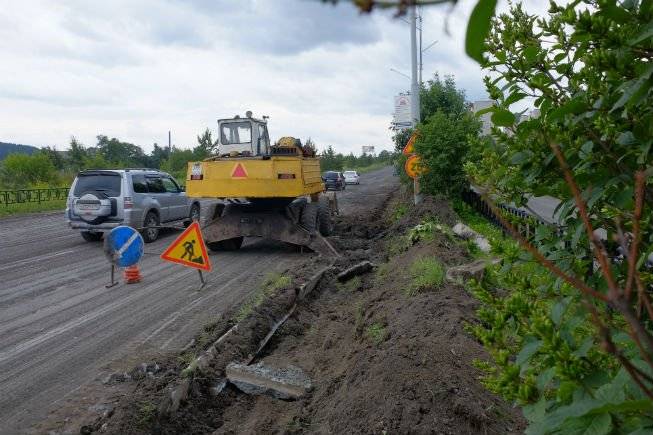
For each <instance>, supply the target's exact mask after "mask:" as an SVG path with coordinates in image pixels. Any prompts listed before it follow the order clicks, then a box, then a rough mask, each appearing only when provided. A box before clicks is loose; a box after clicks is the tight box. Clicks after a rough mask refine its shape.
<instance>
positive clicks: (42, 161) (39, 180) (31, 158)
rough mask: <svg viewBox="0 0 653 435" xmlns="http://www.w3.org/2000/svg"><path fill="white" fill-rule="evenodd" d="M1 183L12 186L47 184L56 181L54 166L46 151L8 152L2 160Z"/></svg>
mask: <svg viewBox="0 0 653 435" xmlns="http://www.w3.org/2000/svg"><path fill="white" fill-rule="evenodd" d="M1 169H2V179H3V184H5V185H7V186H11V187H13V188H28V187H37V186H42V185H47V184H49V183H52V182H54V181H56V179H57V173H56V168H55V167H54V165H53V164H52V161H51V160H50V158H49V157H48V155H47V154H46V153H43V152H41V151H39V152H36V153H34V154H32V155H28V154H22V153H12V154H9V155H8V156H7V157H5V159H4V160H3V161H2V168H1Z"/></svg>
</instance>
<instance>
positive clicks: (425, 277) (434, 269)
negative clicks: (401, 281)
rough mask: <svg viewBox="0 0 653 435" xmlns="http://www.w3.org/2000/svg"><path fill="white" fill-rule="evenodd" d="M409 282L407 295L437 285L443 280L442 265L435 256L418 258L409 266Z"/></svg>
mask: <svg viewBox="0 0 653 435" xmlns="http://www.w3.org/2000/svg"><path fill="white" fill-rule="evenodd" d="M410 275H411V282H410V286H409V287H408V289H407V290H406V293H407V295H408V296H413V295H415V294H416V293H419V292H422V291H425V290H428V289H432V288H437V287H439V286H440V285H441V284H442V282H443V281H444V267H443V266H442V264H440V262H439V261H438V260H437V258H435V257H421V258H418V259H417V260H415V261H414V262H413V264H411V266H410Z"/></svg>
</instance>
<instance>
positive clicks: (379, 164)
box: [344, 162, 390, 174]
mask: <svg viewBox="0 0 653 435" xmlns="http://www.w3.org/2000/svg"><path fill="white" fill-rule="evenodd" d="M386 166H390V163H388V162H377V163H372V164H371V165H369V166H361V167H358V168H354V169H344V170H345V171H347V170H350V171H356V172H358V173H359V174H365V173H366V172H372V171H376V170H377V169H381V168H385V167H386Z"/></svg>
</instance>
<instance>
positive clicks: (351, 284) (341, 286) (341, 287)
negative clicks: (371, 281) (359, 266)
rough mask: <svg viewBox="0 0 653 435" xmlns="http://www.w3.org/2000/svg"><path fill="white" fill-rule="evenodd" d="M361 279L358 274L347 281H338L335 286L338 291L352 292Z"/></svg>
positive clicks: (357, 286) (358, 285)
mask: <svg viewBox="0 0 653 435" xmlns="http://www.w3.org/2000/svg"><path fill="white" fill-rule="evenodd" d="M362 283H363V281H362V280H361V277H360V276H355V277H353V278H352V279H350V280H349V281H347V282H338V283H337V284H336V287H337V288H338V291H346V292H353V291H356V290H358V289H359V288H360V286H361V284H362Z"/></svg>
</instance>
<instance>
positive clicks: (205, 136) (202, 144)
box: [193, 128, 218, 160]
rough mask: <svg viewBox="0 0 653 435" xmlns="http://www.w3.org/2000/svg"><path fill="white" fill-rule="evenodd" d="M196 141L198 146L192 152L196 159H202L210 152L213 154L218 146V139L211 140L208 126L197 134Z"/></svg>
mask: <svg viewBox="0 0 653 435" xmlns="http://www.w3.org/2000/svg"><path fill="white" fill-rule="evenodd" d="M197 143H198V146H197V147H195V148H194V149H193V154H194V155H195V158H196V159H197V160H202V159H205V158H207V157H208V156H210V155H211V154H215V152H216V150H217V148H218V140H217V139H216V140H215V141H214V140H213V137H212V135H211V130H209V129H208V128H207V129H206V130H204V133H202V134H201V135H199V136H197Z"/></svg>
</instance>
